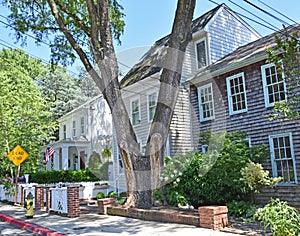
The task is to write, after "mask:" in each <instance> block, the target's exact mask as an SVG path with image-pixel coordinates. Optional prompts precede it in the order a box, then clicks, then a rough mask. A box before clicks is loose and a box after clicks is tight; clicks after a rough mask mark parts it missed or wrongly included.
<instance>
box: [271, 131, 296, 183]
mask: <svg viewBox="0 0 300 236" xmlns="http://www.w3.org/2000/svg"><path fill="white" fill-rule="evenodd" d="M272 142H273V148H274V149H273V154H272V158H273V159H274V160H275V164H276V165H275V166H274V167H275V168H276V169H275V173H277V176H281V177H282V178H283V182H288V183H294V182H295V173H294V166H293V163H294V156H293V151H292V148H291V136H289V135H285V136H282V137H273V138H272ZM273 171H274V170H273Z"/></svg>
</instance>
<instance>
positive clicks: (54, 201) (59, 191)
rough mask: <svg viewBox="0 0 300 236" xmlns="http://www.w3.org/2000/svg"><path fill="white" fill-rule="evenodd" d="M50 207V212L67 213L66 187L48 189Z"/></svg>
mask: <svg viewBox="0 0 300 236" xmlns="http://www.w3.org/2000/svg"><path fill="white" fill-rule="evenodd" d="M50 191H51V207H50V210H52V211H55V212H59V213H68V189H67V187H61V188H50Z"/></svg>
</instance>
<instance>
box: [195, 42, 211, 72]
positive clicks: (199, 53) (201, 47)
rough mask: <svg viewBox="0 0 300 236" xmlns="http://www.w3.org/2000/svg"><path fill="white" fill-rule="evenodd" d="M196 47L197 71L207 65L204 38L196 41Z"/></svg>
mask: <svg viewBox="0 0 300 236" xmlns="http://www.w3.org/2000/svg"><path fill="white" fill-rule="evenodd" d="M195 47H196V60H197V61H196V64H197V69H201V68H204V67H205V66H207V65H208V58H207V50H206V40H205V38H203V39H201V40H198V41H197V42H196V43H195Z"/></svg>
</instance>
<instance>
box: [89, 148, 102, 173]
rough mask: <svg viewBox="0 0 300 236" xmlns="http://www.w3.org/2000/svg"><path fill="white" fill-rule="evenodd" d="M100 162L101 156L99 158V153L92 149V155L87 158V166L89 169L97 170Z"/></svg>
mask: <svg viewBox="0 0 300 236" xmlns="http://www.w3.org/2000/svg"><path fill="white" fill-rule="evenodd" d="M101 164H102V161H101V158H100V154H99V153H97V152H95V151H93V153H92V155H91V156H90V158H89V163H88V167H89V169H91V170H97V169H100V167H101Z"/></svg>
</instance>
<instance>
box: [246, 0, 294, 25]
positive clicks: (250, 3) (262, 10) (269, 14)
mask: <svg viewBox="0 0 300 236" xmlns="http://www.w3.org/2000/svg"><path fill="white" fill-rule="evenodd" d="M243 1H244V2H246V3H248V4H249V5H251V6H253V7H254V8H256V9H258V10H260V11H261V12H263V13H265V14H267V15H268V16H271V17H272V18H274V19H276V20H278V21H280V22H281V23H282V24H286V25H290V24H289V23H287V22H285V21H284V20H281V19H280V18H279V17H277V16H274V15H273V14H271V13H269V12H267V11H266V10H264V9H262V8H261V7H259V6H257V5H255V4H254V3H252V2H249V1H248V0H243Z"/></svg>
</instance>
